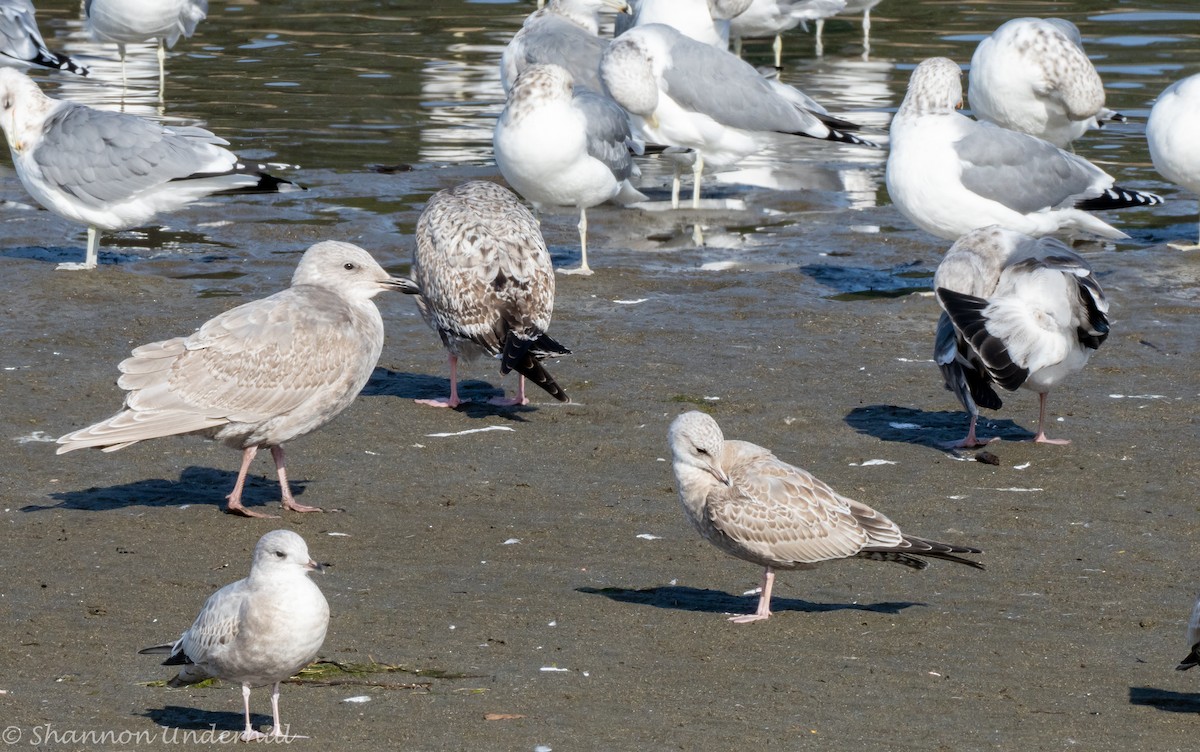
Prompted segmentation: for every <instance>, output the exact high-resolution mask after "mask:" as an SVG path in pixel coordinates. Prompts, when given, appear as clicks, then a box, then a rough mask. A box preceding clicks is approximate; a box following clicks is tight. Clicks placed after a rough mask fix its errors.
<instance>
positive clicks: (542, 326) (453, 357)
mask: <svg viewBox="0 0 1200 752" xmlns="http://www.w3.org/2000/svg"><path fill="white" fill-rule="evenodd" d="M412 275H413V278H414V279H415V280H416V283H417V285H419V286H420V288H421V293H420V295H418V296H417V299H416V300H417V307H418V308H419V309H420V311H421V316H422V317H423V318H424V319H425V322H426V323H427V324H429V326H430V327H431V328H432V329H433V330H434V331H436V332H437V333H438V336H439V337H440V338H441V340H442V344H443V345H445V347H446V351H447V352H448V353H449V362H450V397H449V398H448V399H430V400H417V402H419V403H421V404H426V405H433V406H434V407H458V406H459V405H460V404H462V403H463V402H466V401H468V400H463V399H460V398H459V396H458V360H459V358H466V359H468V360H473V359H475V358H478V357H479V356H480V355H484V354H486V355H488V356H489V357H492V358H498V359H499V360H500V373H501V374H507V373H508V372H509V371H516V372H517V373H518V374H520V378H519V379H518V387H517V389H518V391H517V396H516V397H515V398H512V399H494V400H492V402H493V404H499V405H525V404H528V403H529V400H528V398H526V396H525V378H526V377H528V378H529V379H531V380H532V381H533V383H535V384H537V385H538V386H540V387H541V388H542V389H545V390H546V391H547V392H548V393H549V394H550V396H552V397H554V399H556V400H559V401H560V402H566V401H568V398H567V395H566V392H564V391H563V390H562V388H561V387H559V385H558V383H557V382H555V380H554V377H552V376H551V375H550V373H549V372H548V371H546V369H545V368H544V367H543V366H542V364H541V363H540V362H539V361H540V360H542V359H543V358H546V357H557V356H560V355H569V354H570V353H571V351H570V350H568V349H567V348H565V347H563V346H562V345H560V344H559V343H557V342H555V341H554V340H553V339H551V338H550V336H549V335H548V334H546V330H547V329H548V328H549V327H550V316H551V314H552V313H553V312H554V268H553V267H552V266H551V264H550V254H549V252H547V250H546V242H545V240H543V239H542V232H541V230H540V229H538V223H537V219H535V218H534V216H533V214H531V213H530V211H529V209H527V208H525V206H524V204H522V203H521V201H520V199H518V198H517V197H516V195H514V194H513V192H512V191H510V190H508V189H507V188H504V187H502V186H499V185H496V184H495V183H489V182H485V181H474V182H470V183H463V184H462V185H459V186H455V187H454V188H449V189H447V190H444V191H439V192H438V193H436V194H434V196H433V197H432V198H430V199H429V202H428V203H427V204H426V205H425V210H424V211H423V212H421V216H420V218H419V219H418V220H417V247H416V249H415V250H414V251H413V264H412Z"/></svg>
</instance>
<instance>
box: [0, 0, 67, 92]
mask: <svg viewBox="0 0 1200 752" xmlns="http://www.w3.org/2000/svg"><path fill="white" fill-rule="evenodd" d="M0 66H13V67H19V68H25V67H29V66H39V67H42V68H50V69H53V70H65V71H70V72H71V73H78V74H79V75H81V76H86V75H87V74H88V69H87V67H86V66H84V65H82V64H81V63H78V62H76V61H74V60H72V59H71V58H69V57H67V56H66V55H63V54H61V53H58V52H54V51H53V50H51V49H50V48H49V47H47V46H46V40H44V39H42V32H40V31H38V27H37V21H36V20H35V19H34V10H33V3H31V2H29V0H0Z"/></svg>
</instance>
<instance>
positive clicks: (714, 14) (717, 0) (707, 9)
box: [614, 0, 752, 50]
mask: <svg viewBox="0 0 1200 752" xmlns="http://www.w3.org/2000/svg"><path fill="white" fill-rule="evenodd" d="M751 2H752V0H637V2H635V3H633V6H634V10H633V12H632V13H631V14H629V15H625V16H617V21H616V27H615V29H614V31H615V32H616V34H615V35H616V36H620V35H621V34H623V33H624V32H626V31H628V30H629V29H632V28H634V27H637V26H645V25H647V24H664V25H666V26H670V27H672V28H673V29H675V30H677V31H678V32H679V33H681V34H683V35H684V36H687V37H691V38H692V39H695V40H696V41H697V42H701V43H703V44H707V45H710V46H712V47H716V48H717V49H721V50H728V49H729V35H730V19H733V18H736V17H737V16H739V15H740V14H741V13H743V12H744V11H745V10H746V9H747V8H749V7H750V4H751Z"/></svg>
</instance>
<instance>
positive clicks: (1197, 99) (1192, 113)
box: [1146, 73, 1200, 251]
mask: <svg viewBox="0 0 1200 752" xmlns="http://www.w3.org/2000/svg"><path fill="white" fill-rule="evenodd" d="M1146 143H1147V144H1148V145H1149V146H1150V158H1151V159H1152V160H1153V161H1154V169H1156V170H1158V172H1159V174H1160V175H1162V176H1163V177H1164V178H1166V179H1167V180H1170V181H1171V182H1172V183H1178V184H1179V185H1182V186H1183V187H1184V188H1187V189H1188V190H1189V191H1191V192H1192V193H1197V194H1200V73H1197V74H1195V75H1192V76H1188V77H1187V78H1185V79H1182V80H1180V81H1176V82H1175V83H1173V84H1171V85H1170V86H1168V87H1167V88H1166V90H1164V91H1163V93H1162V94H1159V95H1158V101H1156V102H1155V103H1154V107H1153V108H1152V109H1151V110H1150V119H1149V120H1148V121H1146ZM1170 245H1171V247H1173V248H1177V249H1179V250H1181V251H1195V250H1200V241H1197V243H1187V242H1175V243H1171V244H1170Z"/></svg>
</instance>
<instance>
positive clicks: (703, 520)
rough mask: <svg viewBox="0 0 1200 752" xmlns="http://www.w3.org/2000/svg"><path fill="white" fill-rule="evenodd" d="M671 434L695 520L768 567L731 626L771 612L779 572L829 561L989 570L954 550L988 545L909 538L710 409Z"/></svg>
mask: <svg viewBox="0 0 1200 752" xmlns="http://www.w3.org/2000/svg"><path fill="white" fill-rule="evenodd" d="M668 438H669V439H670V442H671V453H672V455H673V457H674V468H675V482H676V484H677V486H678V488H679V500H680V501H681V502H682V503H683V511H684V513H685V514H686V515H687V518H688V519H689V520H690V521H691V523H692V524H693V525H695V527H696V529H697V530H698V531H700V535H702V536H703V537H704V539H705V540H707V541H708V542H709V543H712V544H713V545H715V546H716V547H717V548H719V549H721V550H722V551H724V552H725V553H727V554H729V555H731V556H736V557H737V558H739V559H744V560H745V561H748V562H751V563H753V564H758V565H759V566H762V567H765V568H766V571H765V572H764V574H763V587H762V595H761V596H760V597H759V600H758V610H756V611H755V612H754V613H753V614H747V615H745V616H735V617H732V618H730V621H732V622H735V623H738V624H744V623H747V622H752V621H758V620H760V619H766V618H767V617H769V616H770V615H771V586H772V584H773V583H774V581H775V572H774V570H776V569H811V568H813V567H815V566H816V565H817V564H820V563H821V562H823V561H831V560H834V559H846V558H850V557H858V558H862V559H872V560H874V561H894V562H897V563H899V564H903V565H905V566H908V567H912V568H913V569H924V568H925V567H926V566H928V563H927V562H926V561H924V560H923V559H922V558H919V557H931V558H935V559H946V560H947V561H953V562H956V563H958V564H966V565H967V566H971V567H975V568H976V569H983V566H982V565H981V564H979V563H978V562H975V561H971V560H969V559H964V558H961V557H959V556H955V554H977V553H981V551H980V550H979V549H977V548H970V547H968V546H955V545H951V544H949V543H938V542H936V541H931V540H926V539H924V538H917V537H915V536H911V535H905V534H904V533H901V532H900V528H899V527H897V526H896V523H894V522H892V521H891V520H889V519H888V518H887V517H885V516H883V515H882V514H880V513H879V512H877V511H875V510H874V509H871V508H870V507H868V506H867V505H865V504H860V503H859V502H857V501H854V500H853V499H848V498H846V497H845V496H842V495H841V494H839V493H838V492H837V491H834V490H833V489H832V488H830V487H829V486H827V485H826V484H825V483H823V482H821V481H820V480H817V479H816V478H814V477H813V476H812V475H811V474H809V473H808V472H807V471H805V470H802V469H800V468H798V467H795V466H793V465H789V464H788V463H786V462H784V461H782V460H780V459H779V458H778V457H776V456H775V455H774V454H771V452H770V451H769V450H767V449H764V448H763V447H760V446H757V445H755V444H751V443H749V442H745V441H726V440H725V438H724V436H723V435H722V434H721V428H720V426H718V425H717V422H716V421H715V420H713V419H712V418H711V417H709V416H708V415H705V414H704V413H701V412H695V411H692V412H688V413H684V414H683V415H680V416H679V417H678V418H676V419H675V421H674V422H673V423H672V424H671V428H670V431H669V432H668Z"/></svg>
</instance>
